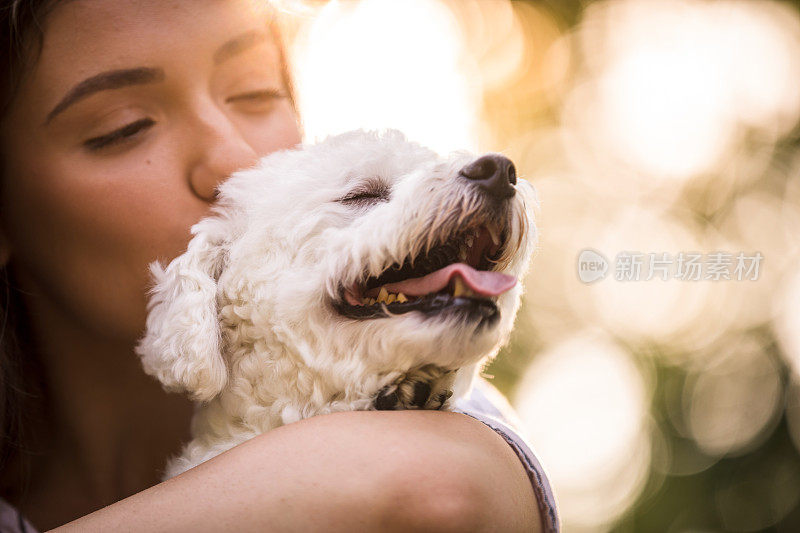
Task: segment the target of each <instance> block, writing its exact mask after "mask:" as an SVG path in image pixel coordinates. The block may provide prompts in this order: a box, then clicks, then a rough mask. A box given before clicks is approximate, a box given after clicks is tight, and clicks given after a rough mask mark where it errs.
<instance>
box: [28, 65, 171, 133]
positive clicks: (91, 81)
mask: <svg viewBox="0 0 800 533" xmlns="http://www.w3.org/2000/svg"><path fill="white" fill-rule="evenodd" d="M163 80H164V71H163V70H162V69H160V68H147V67H137V68H128V69H121V70H109V71H107V72H101V73H100V74H96V75H94V76H91V77H89V78H86V79H85V80H83V81H82V82H80V83H78V84H77V85H75V86H74V87H73V88H72V89H70V91H69V92H68V93H67V95H66V96H64V98H62V99H61V101H60V102H59V103H58V104H57V105H56V106H55V107H54V108H53V110H52V111H50V112H49V113H48V114H47V118H45V121H44V124H45V125H47V124H48V123H49V122H50V121H51V120H53V117H55V116H56V115H58V114H59V113H61V112H62V111H64V110H65V109H66V108H68V107H69V106H71V105H72V104H74V103H75V102H77V101H79V100H83V99H84V98H86V97H87V96H89V95H90V94H94V93H96V92H98V91H107V90H109V89H119V88H121V87H127V86H130V85H142V84H144V83H155V82H158V81H163Z"/></svg>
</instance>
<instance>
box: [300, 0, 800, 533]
mask: <svg viewBox="0 0 800 533" xmlns="http://www.w3.org/2000/svg"><path fill="white" fill-rule="evenodd" d="M798 3H799V2H777V1H768V0H738V1H724V0H723V1H700V0H687V1H682V0H661V1H648V0H602V1H589V0H540V1H509V0H402V1H398V0H363V1H360V2H356V1H331V2H312V3H310V4H306V6H307V7H306V8H304V7H303V6H300V5H298V4H297V3H295V2H284V5H285V9H287V10H288V11H290V12H291V13H290V14H289V18H287V20H290V22H289V23H288V27H287V33H288V35H289V38H290V40H291V42H292V50H293V56H294V64H295V75H296V81H297V86H298V97H299V102H300V107H301V111H302V113H303V116H304V121H305V129H306V134H307V137H308V138H309V139H314V138H316V137H319V136H322V135H325V134H328V133H336V132H339V131H343V130H347V129H350V128H355V127H370V128H381V127H396V128H400V129H403V130H405V131H406V132H407V134H408V135H409V136H410V137H411V138H413V139H416V140H419V141H421V142H423V143H425V144H428V145H430V146H432V147H434V148H436V149H438V150H441V151H448V150H451V149H456V148H463V147H466V148H471V149H474V150H477V151H502V152H504V153H506V154H507V155H509V156H511V157H512V158H513V159H514V160H515V162H516V164H517V167H518V170H519V172H520V174H521V175H523V176H524V177H525V178H527V179H528V180H530V181H531V182H533V183H534V185H536V187H537V188H538V190H539V195H540V198H541V211H540V215H539V227H540V231H541V241H540V249H539V252H538V254H537V256H536V258H535V260H534V266H533V268H532V270H531V272H530V274H529V276H528V278H527V294H526V299H525V302H524V305H523V308H522V310H521V312H520V314H519V317H518V320H517V328H516V332H515V334H514V336H513V337H512V340H511V344H510V346H508V347H507V348H506V349H504V350H503V351H502V352H501V354H500V356H499V357H498V359H497V360H496V361H495V362H494V363H493V364H492V365H491V366H490V367H489V368H488V369H487V370H486V373H487V374H488V375H491V376H493V379H492V381H493V382H494V384H495V385H496V386H497V387H498V388H500V389H501V390H502V391H503V392H504V393H505V394H506V395H507V396H508V397H509V398H510V399H511V401H512V403H513V404H514V405H515V406H516V408H517V409H518V411H519V413H520V415H521V416H522V418H523V419H524V422H525V424H526V426H527V432H528V436H529V439H530V441H531V442H532V444H533V447H534V449H535V450H536V452H537V453H538V455H539V456H540V458H541V461H542V463H543V464H544V465H545V468H547V470H548V471H549V474H550V476H551V481H552V483H553V485H554V487H555V490H556V493H557V496H558V498H559V501H560V506H561V514H562V520H563V523H564V526H565V531H567V532H570V531H576V532H583V531H586V532H588V531H618V532H631V531H637V532H638V531H644V532H651V531H666V532H690V531H691V532H706V531H708V532H711V531H763V530H771V531H785V532H796V531H800V453H799V452H798V450H799V449H800V377H798V376H800V266H799V264H798V259H800V235H798V234H799V233H800V150H798V146H800V137H799V136H798V133H799V132H800V130H798V127H797V126H798V118H799V117H800V9H798ZM586 248H591V249H593V250H595V251H597V252H600V253H601V254H602V255H604V256H605V257H606V258H608V261H609V263H610V267H609V268H610V270H609V273H608V275H607V276H606V278H605V279H601V280H598V281H596V282H595V283H592V284H586V283H583V282H582V281H581V280H580V279H579V278H578V273H577V260H578V255H579V253H580V252H581V250H583V249H586ZM720 251H722V252H727V253H730V254H732V255H733V256H734V263H733V264H732V265H731V267H730V269H731V274H733V267H734V266H735V255H736V254H738V253H739V252H744V253H746V254H748V255H751V254H755V253H756V252H760V254H761V255H762V256H763V261H762V262H761V264H760V270H759V272H758V278H757V279H756V280H747V279H744V280H741V281H740V280H737V279H736V277H735V276H733V275H731V278H732V279H730V280H725V279H720V280H718V281H714V280H711V279H708V280H705V279H701V280H698V281H687V280H681V279H677V278H675V277H670V278H669V279H667V280H663V279H661V277H660V276H659V275H657V276H654V277H653V279H651V280H649V281H647V280H646V277H647V268H648V264H647V261H645V264H644V266H643V271H642V277H641V279H640V280H639V281H621V280H618V279H616V276H615V271H614V265H615V258H616V257H617V254H619V253H620V252H640V253H642V254H645V259H647V257H648V256H647V254H649V253H656V254H658V257H661V254H663V253H666V254H669V257H673V258H674V257H675V256H677V255H678V254H679V253H681V252H684V253H689V252H697V253H701V254H704V256H706V257H707V256H708V254H712V253H716V252H720ZM672 274H674V272H672V271H670V275H671V276H672Z"/></svg>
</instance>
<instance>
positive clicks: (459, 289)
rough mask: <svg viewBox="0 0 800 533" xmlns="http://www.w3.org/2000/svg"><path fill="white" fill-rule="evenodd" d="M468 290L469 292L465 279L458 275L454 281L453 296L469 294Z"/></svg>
mask: <svg viewBox="0 0 800 533" xmlns="http://www.w3.org/2000/svg"><path fill="white" fill-rule="evenodd" d="M467 292H469V289H468V288H467V286H466V285H464V280H462V279H461V277H460V276H457V277H456V279H455V280H454V282H453V296H454V297H456V298H458V297H459V296H462V295H464V294H467Z"/></svg>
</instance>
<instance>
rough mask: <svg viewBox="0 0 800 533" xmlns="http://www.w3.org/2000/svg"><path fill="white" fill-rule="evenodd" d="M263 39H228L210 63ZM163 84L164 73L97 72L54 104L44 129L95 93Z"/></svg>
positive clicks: (255, 33)
mask: <svg viewBox="0 0 800 533" xmlns="http://www.w3.org/2000/svg"><path fill="white" fill-rule="evenodd" d="M266 39H267V34H266V33H264V32H263V31H261V30H251V31H248V32H245V33H242V34H241V35H238V36H236V37H234V38H233V39H230V40H229V41H227V42H226V43H225V44H223V45H222V46H220V47H219V48H218V49H217V51H216V52H214V55H213V60H214V64H215V65H219V64H220V63H222V62H224V61H227V60H228V59H230V58H232V57H233V56H235V55H238V54H240V53H242V52H244V51H246V50H248V49H250V48H252V47H254V46H256V45H258V44H259V43H261V42H263V41H265V40H266ZM163 80H164V70H163V69H160V68H148V67H136V68H128V69H120V70H109V71H107V72H101V73H100V74H96V75H94V76H92V77H90V78H86V79H85V80H83V81H82V82H80V83H78V84H77V85H75V86H74V87H73V88H72V89H70V91H69V92H68V93H67V94H66V96H64V98H62V99H61V101H60V102H59V103H58V104H56V106H55V107H54V108H53V109H52V111H50V112H49V113H48V114H47V117H46V118H45V121H44V125H47V124H49V123H50V121H51V120H53V118H54V117H55V116H56V115H58V114H59V113H61V112H62V111H64V110H65V109H66V108H68V107H69V106H71V105H72V104H74V103H75V102H78V101H79V100H83V99H84V98H86V97H87V96H89V95H91V94H94V93H96V92H98V91H107V90H110V89H119V88H122V87H128V86H130V85H142V84H145V83H155V82H159V81H163Z"/></svg>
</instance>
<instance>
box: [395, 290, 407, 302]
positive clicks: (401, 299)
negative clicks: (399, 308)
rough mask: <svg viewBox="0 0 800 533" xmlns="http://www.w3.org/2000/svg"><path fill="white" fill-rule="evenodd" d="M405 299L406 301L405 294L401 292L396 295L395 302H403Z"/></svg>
mask: <svg viewBox="0 0 800 533" xmlns="http://www.w3.org/2000/svg"><path fill="white" fill-rule="evenodd" d="M407 301H408V298H406V295H405V294H403V293H402V292H401V293H400V294H398V295H397V303H404V302H407Z"/></svg>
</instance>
